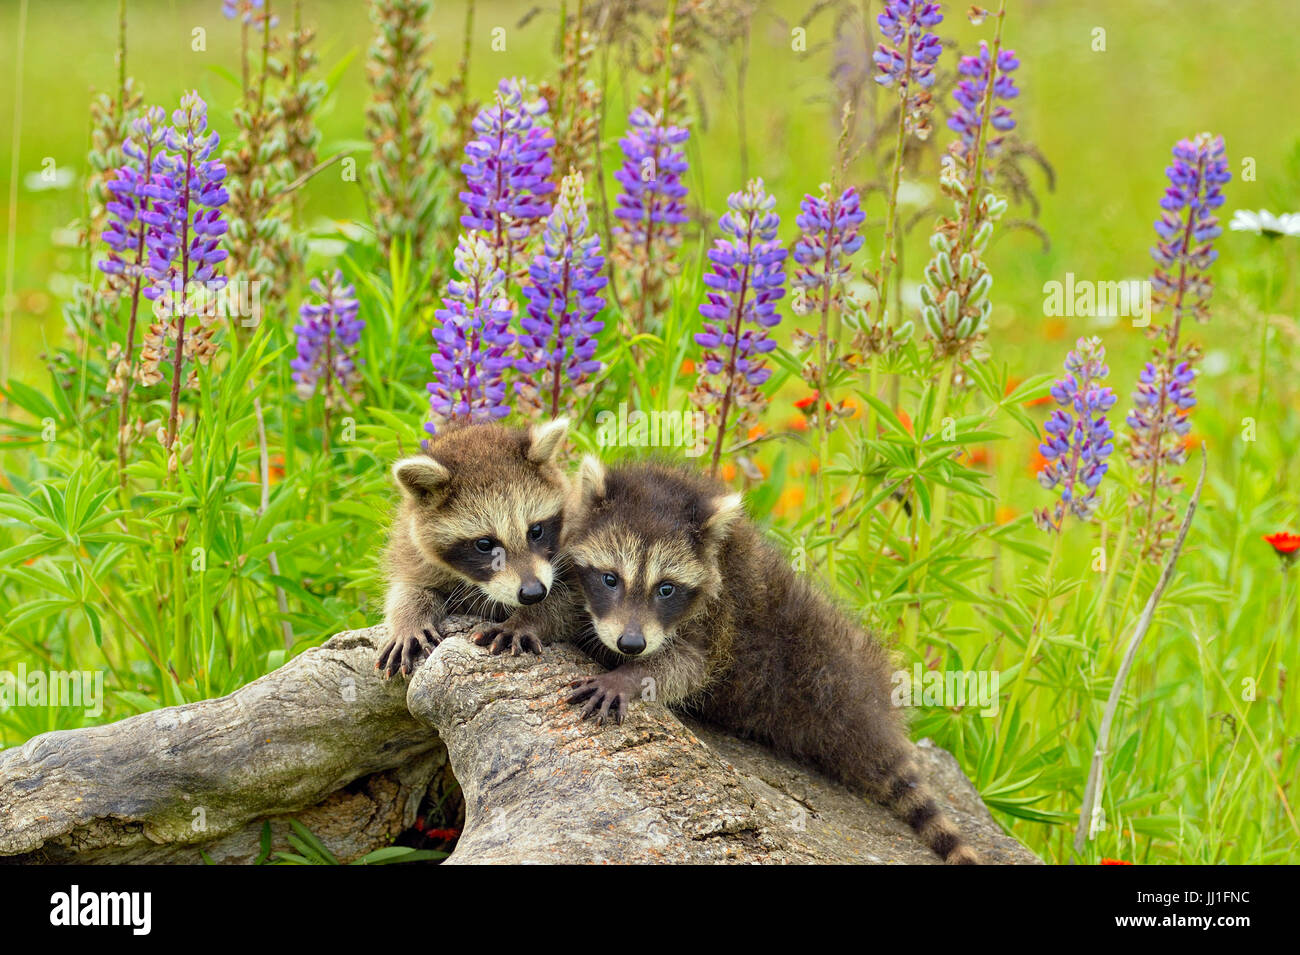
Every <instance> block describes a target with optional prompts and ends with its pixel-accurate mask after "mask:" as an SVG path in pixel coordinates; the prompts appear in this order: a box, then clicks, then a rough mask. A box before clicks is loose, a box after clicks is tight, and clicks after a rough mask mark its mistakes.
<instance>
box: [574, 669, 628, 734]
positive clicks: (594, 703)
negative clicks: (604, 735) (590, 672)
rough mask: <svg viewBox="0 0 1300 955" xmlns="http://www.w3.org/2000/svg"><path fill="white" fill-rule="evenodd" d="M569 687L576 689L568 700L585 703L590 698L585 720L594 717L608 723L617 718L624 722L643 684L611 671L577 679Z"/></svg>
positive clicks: (599, 721)
mask: <svg viewBox="0 0 1300 955" xmlns="http://www.w3.org/2000/svg"><path fill="white" fill-rule="evenodd" d="M569 688H570V689H572V690H573V692H572V693H570V694H569V696H568V697H567V698H566V699H565V701H564V702H566V703H581V702H582V701H583V700H586V701H587V703H586V705H585V706H584V707H583V708H582V718H583V719H584V720H585V719H587V718H588V717H590V716H594V717H596V722H597V723H604V722H605V720H606V719H613V720H615V721H616V722H619V723H622V722H623V719H624V717H626V716H627V707H628V704H629V703H631V702H632V700H634V699H636V695H637V691H638V690H639V689H640V688H641V685H640V683H639V682H637V680H636V679H635V678H634V677H631V676H629V675H628V674H626V673H619V672H618V671H617V670H610V671H609V672H608V673H602V674H601V675H600V676H592V677H587V678H586V679H585V680H574V681H573V682H572V683H570V684H569Z"/></svg>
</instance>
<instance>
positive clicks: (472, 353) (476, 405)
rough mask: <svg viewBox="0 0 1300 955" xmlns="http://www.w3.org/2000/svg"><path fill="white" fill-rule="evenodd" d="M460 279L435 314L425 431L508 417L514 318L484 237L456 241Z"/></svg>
mask: <svg viewBox="0 0 1300 955" xmlns="http://www.w3.org/2000/svg"><path fill="white" fill-rule="evenodd" d="M456 271H457V273H459V275H460V278H459V279H453V280H452V281H450V282H448V283H447V294H446V295H445V296H444V297H443V300H442V301H443V305H444V306H446V307H445V308H440V309H438V310H437V311H436V312H434V317H435V318H436V319H437V320H438V324H437V325H435V326H434V329H433V340H434V342H435V343H436V346H437V347H436V348H435V349H434V352H433V355H432V356H430V361H431V362H432V363H433V372H434V375H433V378H434V380H433V381H431V382H430V383H429V386H428V388H429V407H430V409H432V411H433V415H434V421H432V422H429V423H428V424H426V425H425V426H424V427H425V430H426V431H428V432H429V433H430V434H435V433H437V424H438V423H439V422H447V421H451V420H461V421H486V420H491V419H494V418H504V417H505V416H506V415H508V414H509V413H510V406H509V404H508V403H507V401H506V385H505V378H504V377H503V374H504V372H505V370H506V369H507V368H509V367H510V366H511V360H510V357H509V356H508V355H507V354H506V352H507V350H508V349H509V347H510V345H511V344H512V343H513V341H514V336H513V335H512V334H511V333H510V331H509V327H510V317H511V315H512V314H513V313H512V311H511V309H510V307H509V303H508V302H507V301H506V299H505V293H504V290H503V285H504V283H505V279H506V274H505V270H504V269H501V268H499V267H498V265H497V259H496V252H495V250H494V249H493V247H492V246H491V245H490V244H489V243H488V242H487V240H486V239H485V238H484V237H483V235H482V233H479V232H471V233H469V234H468V235H462V236H461V237H460V240H459V241H458V242H457V243H456Z"/></svg>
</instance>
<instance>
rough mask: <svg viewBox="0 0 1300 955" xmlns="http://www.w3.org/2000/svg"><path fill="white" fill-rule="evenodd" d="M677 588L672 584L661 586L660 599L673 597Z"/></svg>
mask: <svg viewBox="0 0 1300 955" xmlns="http://www.w3.org/2000/svg"><path fill="white" fill-rule="evenodd" d="M676 590H677V588H676V587H674V586H673V585H672V584H660V585H659V590H658V594H659V596H660V597H671V596H672V595H673V592H674V591H676Z"/></svg>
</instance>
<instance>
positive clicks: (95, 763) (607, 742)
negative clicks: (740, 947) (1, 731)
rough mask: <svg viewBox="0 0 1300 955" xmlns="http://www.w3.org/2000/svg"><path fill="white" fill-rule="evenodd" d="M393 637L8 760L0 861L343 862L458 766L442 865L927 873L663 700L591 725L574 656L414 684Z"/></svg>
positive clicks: (933, 761)
mask: <svg viewBox="0 0 1300 955" xmlns="http://www.w3.org/2000/svg"><path fill="white" fill-rule="evenodd" d="M383 640H384V631H383V628H380V627H376V628H372V629H369V630H361V631H354V632H348V633H343V634H339V635H338V636H336V637H334V638H333V639H331V640H330V641H328V642H327V643H326V644H324V645H323V646H321V647H318V648H316V649H313V650H308V651H307V652H306V653H304V654H302V655H301V656H299V657H297V658H295V659H294V660H292V661H290V662H289V663H287V664H285V666H283V667H281V668H280V669H279V670H276V671H275V672H274V673H271V674H268V675H267V676H265V677H263V678H262V679H260V680H257V681H255V682H253V683H251V684H249V685H248V686H246V687H244V688H242V689H240V690H238V691H237V692H235V693H233V694H231V695H230V696H226V697H222V698H221V699H217V700H208V701H204V702H201V703H192V704H187V705H185V706H178V707H170V708H168V709H163V710H157V711H155V712H151V713H145V714H142V715H140V716H135V717H131V718H129V719H125V720H121V721H119V722H117V723H113V724H110V725H107V726H101V727H93V728H88V729H82V730H73V731H65V732H56V733H47V734H45V735H43V736H38V737H36V738H34V739H32V740H30V741H29V742H27V743H26V744H24V745H22V746H19V747H15V748H13V749H9V750H6V751H4V752H0V861H8V862H68V861H77V862H199V861H201V860H202V859H203V858H204V857H206V858H207V859H209V860H211V861H215V862H232V863H237V862H251V861H252V860H253V859H255V858H256V857H257V855H258V853H259V851H260V837H261V833H262V829H263V824H264V823H265V822H268V821H269V822H271V824H272V833H273V837H274V839H273V844H274V846H275V847H276V848H285V846H286V844H285V842H284V840H283V836H284V832H285V830H286V829H287V826H288V819H290V818H295V819H298V820H299V821H301V822H302V823H303V824H304V825H306V826H307V828H309V829H310V830H312V832H313V833H315V834H316V835H317V836H318V837H319V838H320V839H321V841H322V842H324V843H325V845H326V846H327V847H328V848H329V849H330V850H331V851H332V852H333V853H334V854H335V856H336V857H338V858H339V859H340V861H343V862H347V861H352V860H354V859H357V858H359V857H361V856H363V855H364V854H366V853H367V852H370V851H372V850H374V849H376V848H380V847H382V846H384V845H388V844H390V843H391V842H392V840H393V838H394V837H395V836H396V835H398V834H399V833H401V832H403V831H404V830H406V829H408V828H410V826H411V825H412V823H413V822H414V819H415V815H416V811H417V809H418V807H419V804H420V802H421V800H422V799H423V798H424V796H425V794H426V793H428V792H429V791H430V789H431V787H432V788H434V789H439V788H440V787H442V786H444V785H446V783H447V769H448V764H449V766H450V770H451V772H453V773H454V775H455V778H456V780H458V781H459V783H460V785H461V787H462V789H463V794H464V799H465V803H466V821H465V831H464V834H463V836H462V837H461V839H460V842H459V843H458V844H457V847H456V850H455V852H454V853H453V854H452V856H451V859H450V860H449V861H451V862H460V863H474V862H867V863H887V862H918V863H931V862H937V860H936V859H935V858H934V857H933V856H931V855H930V853H929V852H928V850H926V849H925V847H924V846H922V845H921V844H920V842H918V841H917V840H916V838H915V837H914V836H913V835H912V834H911V832H910V831H909V830H908V829H907V827H906V826H905V825H903V824H902V823H900V822H898V821H897V820H895V819H893V818H892V817H891V816H890V815H889V814H888V813H887V812H886V811H885V810H883V809H882V808H880V807H878V806H875V805H873V804H871V803H868V802H865V801H863V800H861V799H859V798H858V797H856V796H854V795H853V794H852V793H849V792H848V791H847V790H845V789H844V788H843V787H840V786H838V785H836V784H834V783H832V782H830V781H828V780H826V779H824V778H822V777H821V776H819V775H817V774H816V773H812V772H810V771H809V770H807V769H805V768H804V767H801V766H798V765H796V764H794V763H791V762H789V761H788V760H784V759H781V758H779V757H777V756H774V755H773V754H772V753H770V752H768V751H767V750H765V749H763V748H762V747H760V746H757V745H755V744H753V743H750V742H745V741H741V740H737V739H734V738H731V737H729V736H727V735H725V734H723V733H720V732H718V731H717V730H715V729H711V728H709V727H707V726H703V725H700V724H697V723H695V722H693V721H689V720H688V721H686V722H683V721H682V720H681V719H679V718H678V717H677V716H675V715H674V714H673V713H671V712H669V711H668V710H667V709H666V708H665V707H663V706H661V705H658V704H655V703H641V704H638V705H636V706H635V707H634V709H633V712H632V714H631V715H630V717H629V719H628V721H627V722H626V723H624V724H623V725H622V726H616V725H606V726H603V727H600V726H597V725H595V724H594V723H592V722H585V723H584V722H582V721H580V720H579V719H578V716H577V710H576V708H575V707H571V706H568V705H567V704H565V703H564V702H563V700H562V697H563V694H564V691H565V688H566V687H567V685H568V683H569V682H570V681H571V680H574V679H576V678H578V677H579V676H581V675H584V674H586V673H590V672H595V670H596V667H595V665H594V664H592V663H591V662H590V661H589V660H587V659H586V658H585V657H584V656H582V655H581V654H580V653H578V652H577V651H575V650H573V649H572V648H569V647H565V646H554V647H549V648H547V650H546V653H545V654H544V655H543V657H542V658H541V659H540V660H539V659H538V658H537V657H535V656H526V657H518V658H511V657H492V656H489V655H488V654H487V652H486V651H485V650H483V649H481V648H479V647H476V646H473V645H472V644H470V643H468V642H467V641H465V640H463V639H459V638H453V639H450V640H447V641H445V642H444V643H443V644H442V645H441V646H440V647H439V648H438V649H437V650H436V651H435V653H434V654H433V656H432V657H430V658H429V659H428V660H427V661H426V662H425V664H424V665H423V666H422V667H421V668H420V669H419V670H418V671H417V672H416V674H415V676H414V677H413V678H412V679H411V681H410V683H409V686H407V685H405V684H403V683H402V682H400V681H393V682H389V683H384V682H382V681H380V680H379V679H378V678H377V677H376V676H375V675H374V670H373V661H374V654H375V651H376V648H377V646H378V644H379V643H382V641H383ZM919 755H920V758H921V763H922V765H923V766H924V767H925V769H926V772H927V773H928V775H929V776H930V779H931V784H932V786H933V787H934V789H935V791H936V793H938V794H939V796H940V799H941V800H942V801H943V802H944V803H945V805H946V807H947V809H948V811H949V812H950V813H952V815H953V817H954V818H955V819H956V821H957V823H958V825H960V826H961V827H962V830H963V832H964V833H965V834H966V835H967V837H968V839H969V840H970V841H971V842H972V844H973V845H974V846H975V847H976V849H977V850H978V851H979V852H980V853H981V854H982V855H983V856H984V857H985V858H986V859H987V860H988V861H991V862H1037V861H1038V860H1037V859H1035V858H1034V856H1033V855H1032V854H1030V853H1029V852H1028V851H1027V850H1025V849H1024V848H1023V847H1022V846H1020V844H1019V843H1017V842H1016V841H1015V840H1014V839H1011V838H1010V837H1008V836H1006V835H1004V834H1003V833H1002V832H1001V830H1000V829H999V828H998V827H997V825H996V824H995V823H994V822H993V820H992V818H991V817H990V816H989V814H988V812H987V810H986V809H985V808H984V806H983V805H982V804H981V803H980V801H979V798H978V796H977V794H976V793H975V790H974V788H973V787H972V786H971V785H970V783H969V782H968V781H967V780H966V779H965V777H964V776H963V775H962V774H961V771H960V769H959V768H958V767H957V764H956V762H955V761H954V760H953V759H952V757H951V756H949V755H948V754H947V753H944V752H943V751H942V750H939V749H937V748H934V747H929V746H926V745H922V746H921V747H920V748H919ZM200 851H201V852H202V855H201V854H200Z"/></svg>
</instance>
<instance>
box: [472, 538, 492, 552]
mask: <svg viewBox="0 0 1300 955" xmlns="http://www.w3.org/2000/svg"><path fill="white" fill-rule="evenodd" d="M492 546H493V544H492V538H490V537H480V538H479V539H478V540H476V541H475V542H474V549H475V550H477V551H478V552H479V553H480V554H490V553H492Z"/></svg>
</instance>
